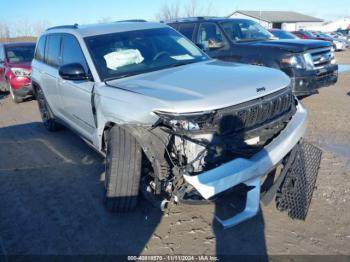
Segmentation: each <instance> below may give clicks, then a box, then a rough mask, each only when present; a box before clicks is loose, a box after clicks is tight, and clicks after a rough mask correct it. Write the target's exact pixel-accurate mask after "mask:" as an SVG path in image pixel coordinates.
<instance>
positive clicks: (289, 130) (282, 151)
mask: <svg viewBox="0 0 350 262" xmlns="http://www.w3.org/2000/svg"><path fill="white" fill-rule="evenodd" d="M306 127H307V111H306V110H305V109H304V108H303V106H302V105H301V104H300V103H299V104H298V106H297V111H296V113H295V115H294V116H293V117H292V119H291V120H290V122H289V123H288V124H287V126H286V128H285V129H284V130H283V131H282V132H281V133H280V134H279V135H278V136H277V137H276V138H275V139H273V140H272V141H271V142H270V143H269V144H268V145H267V146H265V147H264V149H263V150H261V151H260V152H258V153H257V154H255V155H254V156H252V157H251V158H249V159H244V158H237V159H235V160H232V161H230V162H228V163H226V164H223V165H221V166H219V167H217V168H214V169H211V170H209V171H206V172H203V173H201V174H199V175H195V176H191V175H189V174H185V175H184V178H185V180H186V182H188V183H189V184H191V185H192V186H193V187H194V188H195V189H196V190H197V191H198V192H199V193H200V194H201V195H202V196H203V198H205V199H210V198H212V197H214V196H216V195H218V194H220V193H222V192H225V191H227V190H229V189H230V188H233V187H235V186H237V185H239V184H245V185H246V186H248V187H252V189H251V190H250V191H248V192H247V199H246V204H245V208H244V210H243V211H242V212H240V213H238V214H237V215H235V216H233V217H231V218H228V219H226V220H222V219H220V218H219V217H216V218H217V220H218V221H219V222H220V223H221V224H222V225H223V227H225V228H228V227H232V226H234V225H237V224H239V223H241V222H243V221H245V220H247V219H249V218H251V217H253V216H255V215H256V214H257V213H258V211H259V205H260V187H261V186H260V179H261V177H262V176H265V175H267V174H268V173H269V172H270V171H272V170H273V169H275V168H276V166H277V165H278V164H279V163H280V162H281V161H282V160H283V159H284V158H285V157H286V156H287V155H288V154H289V153H290V152H291V151H292V150H293V148H294V147H295V146H296V145H297V144H298V143H299V141H300V140H301V139H302V137H303V135H304V133H305V131H306Z"/></svg>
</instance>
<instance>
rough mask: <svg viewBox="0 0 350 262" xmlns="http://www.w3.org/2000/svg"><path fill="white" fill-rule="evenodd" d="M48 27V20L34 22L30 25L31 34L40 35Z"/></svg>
mask: <svg viewBox="0 0 350 262" xmlns="http://www.w3.org/2000/svg"><path fill="white" fill-rule="evenodd" d="M48 27H50V22H48V21H46V20H43V21H38V22H35V23H34V24H33V25H32V32H33V36H39V35H41V34H42V33H43V32H44V31H45V30H46V29H47V28H48Z"/></svg>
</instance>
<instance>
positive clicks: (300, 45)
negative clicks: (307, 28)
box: [245, 39, 332, 53]
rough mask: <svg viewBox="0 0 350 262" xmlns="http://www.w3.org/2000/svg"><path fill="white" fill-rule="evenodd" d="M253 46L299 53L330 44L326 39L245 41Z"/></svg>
mask: <svg viewBox="0 0 350 262" xmlns="http://www.w3.org/2000/svg"><path fill="white" fill-rule="evenodd" d="M245 44H247V45H250V46H252V47H254V48H261V47H263V48H279V49H282V50H285V51H288V52H292V53H301V52H305V51H307V50H310V49H316V48H325V47H331V46H332V44H331V43H330V42H327V41H319V40H304V39H295V40H294V39H288V40H270V41H259V42H249V43H245Z"/></svg>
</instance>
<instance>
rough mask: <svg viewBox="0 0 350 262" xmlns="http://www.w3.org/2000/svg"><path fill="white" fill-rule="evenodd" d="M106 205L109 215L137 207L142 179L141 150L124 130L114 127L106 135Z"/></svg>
mask: <svg viewBox="0 0 350 262" xmlns="http://www.w3.org/2000/svg"><path fill="white" fill-rule="evenodd" d="M106 140H107V141H106V142H107V143H106V144H107V154H106V175H105V188H106V199H105V204H106V207H107V209H108V210H110V211H112V212H127V211H131V210H132V209H134V208H135V207H136V204H137V198H138V195H139V187H140V178H141V159H142V150H141V147H140V145H139V144H138V142H137V141H136V139H135V138H134V137H133V136H132V135H131V134H130V133H128V132H127V131H126V130H125V129H123V128H120V127H118V126H113V127H112V128H111V129H110V131H109V132H108V134H107V139H106Z"/></svg>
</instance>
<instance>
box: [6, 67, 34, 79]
mask: <svg viewBox="0 0 350 262" xmlns="http://www.w3.org/2000/svg"><path fill="white" fill-rule="evenodd" d="M11 71H12V73H14V74H15V76H17V77H25V76H29V75H30V70H28V69H24V68H17V67H13V68H11Z"/></svg>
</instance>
